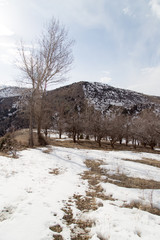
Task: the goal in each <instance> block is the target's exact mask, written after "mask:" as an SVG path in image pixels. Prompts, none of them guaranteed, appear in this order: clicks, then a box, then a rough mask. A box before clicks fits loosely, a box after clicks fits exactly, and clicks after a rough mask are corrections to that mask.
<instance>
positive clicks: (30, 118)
mask: <svg viewBox="0 0 160 240" xmlns="http://www.w3.org/2000/svg"><path fill="white" fill-rule="evenodd" d="M33 119H34V105H33V95H32V99H31V102H30V116H29V147H31V148H33V146H34V141H33Z"/></svg>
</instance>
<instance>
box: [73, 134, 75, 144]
mask: <svg viewBox="0 0 160 240" xmlns="http://www.w3.org/2000/svg"><path fill="white" fill-rule="evenodd" d="M73 142H74V143H76V133H73Z"/></svg>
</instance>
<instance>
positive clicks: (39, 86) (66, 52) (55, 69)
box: [19, 18, 73, 146]
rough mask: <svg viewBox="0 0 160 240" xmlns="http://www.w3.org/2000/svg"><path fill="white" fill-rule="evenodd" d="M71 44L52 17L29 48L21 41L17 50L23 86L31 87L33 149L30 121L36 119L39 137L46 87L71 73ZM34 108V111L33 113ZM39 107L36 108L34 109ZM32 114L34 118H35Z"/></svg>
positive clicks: (66, 33) (63, 28)
mask: <svg viewBox="0 0 160 240" xmlns="http://www.w3.org/2000/svg"><path fill="white" fill-rule="evenodd" d="M72 45H73V41H72V40H70V39H69V38H68V32H67V30H66V29H65V27H64V26H62V25H61V24H60V23H59V21H57V20H56V19H54V18H52V20H51V21H50V22H49V24H47V25H46V27H45V28H44V30H43V31H42V34H41V35H40V36H39V38H38V39H37V41H35V43H34V44H32V46H29V47H27V45H25V44H24V43H23V42H21V44H20V47H19V55H20V64H19V69H20V70H21V72H22V73H23V83H25V84H26V83H28V84H30V85H31V89H32V91H31V97H30V100H29V106H30V107H29V108H30V110H29V111H30V141H29V142H31V144H30V146H33V136H32V135H33V121H34V120H35V119H38V120H37V132H38V136H39V139H40V138H41V137H40V136H41V135H40V134H41V126H42V119H43V111H44V106H43V105H44V102H45V104H46V101H45V98H46V90H47V88H48V86H49V85H52V84H55V83H58V82H61V81H63V80H65V77H66V73H67V72H68V71H69V70H70V68H71V65H72V62H73V55H72ZM35 106H36V111H35ZM37 106H38V108H37ZM35 113H37V116H36V118H35V116H34V115H35Z"/></svg>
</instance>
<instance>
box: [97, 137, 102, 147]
mask: <svg viewBox="0 0 160 240" xmlns="http://www.w3.org/2000/svg"><path fill="white" fill-rule="evenodd" d="M97 142H98V145H99V147H101V138H99V137H98V139H97Z"/></svg>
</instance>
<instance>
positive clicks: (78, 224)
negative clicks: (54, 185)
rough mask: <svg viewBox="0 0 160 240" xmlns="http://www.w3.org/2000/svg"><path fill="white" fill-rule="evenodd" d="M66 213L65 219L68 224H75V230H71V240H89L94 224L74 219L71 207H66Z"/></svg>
mask: <svg viewBox="0 0 160 240" xmlns="http://www.w3.org/2000/svg"><path fill="white" fill-rule="evenodd" d="M62 210H63V211H64V213H65V214H64V216H63V219H64V220H65V222H66V223H67V225H71V224H74V225H75V226H74V228H72V229H71V236H70V237H71V239H72V240H89V239H90V236H89V231H90V228H91V227H92V224H93V222H91V221H88V220H86V221H85V220H82V219H80V218H79V219H74V218H73V212H72V209H71V207H70V205H69V204H68V205H66V207H65V208H63V209H62Z"/></svg>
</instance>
